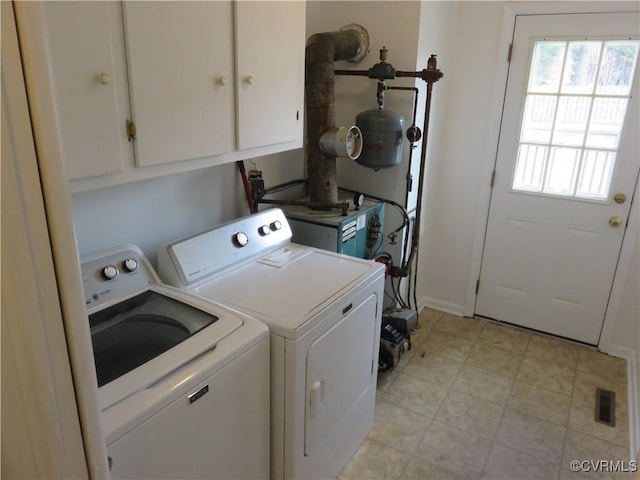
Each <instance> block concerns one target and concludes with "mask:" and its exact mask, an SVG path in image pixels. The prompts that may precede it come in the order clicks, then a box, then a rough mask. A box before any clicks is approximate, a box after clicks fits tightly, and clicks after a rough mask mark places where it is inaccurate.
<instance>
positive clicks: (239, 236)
mask: <svg viewBox="0 0 640 480" xmlns="http://www.w3.org/2000/svg"><path fill="white" fill-rule="evenodd" d="M233 241H234V243H235V244H236V246H237V247H240V248H242V247H246V246H247V243H249V237H248V236H247V234H246V233H244V232H238V233H236V234H235V235H234V236H233Z"/></svg>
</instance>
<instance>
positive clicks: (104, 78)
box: [99, 72, 111, 85]
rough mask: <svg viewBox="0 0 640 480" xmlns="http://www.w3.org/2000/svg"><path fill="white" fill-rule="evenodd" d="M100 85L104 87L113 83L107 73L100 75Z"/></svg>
mask: <svg viewBox="0 0 640 480" xmlns="http://www.w3.org/2000/svg"><path fill="white" fill-rule="evenodd" d="M99 78H100V83H101V84H103V85H109V84H110V83H111V76H110V75H109V74H108V73H107V72H102V73H101V74H100V77H99Z"/></svg>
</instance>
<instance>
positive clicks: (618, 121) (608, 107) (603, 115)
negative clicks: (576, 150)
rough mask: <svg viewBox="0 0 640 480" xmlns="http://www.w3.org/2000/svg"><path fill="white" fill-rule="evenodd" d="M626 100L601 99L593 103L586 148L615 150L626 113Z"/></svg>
mask: <svg viewBox="0 0 640 480" xmlns="http://www.w3.org/2000/svg"><path fill="white" fill-rule="evenodd" d="M627 103H629V101H628V100H627V99H626V98H611V97H602V98H596V99H595V100H594V102H593V112H592V113H591V123H590V125H589V133H588V135H587V142H586V145H587V147H596V148H610V149H617V148H618V143H619V141H620V134H621V133H622V126H623V125H624V117H625V113H626V112H627Z"/></svg>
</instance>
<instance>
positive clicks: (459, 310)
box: [418, 297, 464, 317]
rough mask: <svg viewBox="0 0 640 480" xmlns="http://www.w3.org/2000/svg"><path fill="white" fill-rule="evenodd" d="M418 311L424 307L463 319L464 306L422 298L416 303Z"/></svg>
mask: <svg viewBox="0 0 640 480" xmlns="http://www.w3.org/2000/svg"><path fill="white" fill-rule="evenodd" d="M418 306H419V309H420V310H422V309H423V308H425V307H429V308H432V309H434V310H439V311H441V312H445V313H450V314H452V315H457V316H458V317H464V306H463V305H457V304H455V303H449V302H444V301H442V300H438V299H435V298H430V297H422V298H421V299H420V301H419V302H418Z"/></svg>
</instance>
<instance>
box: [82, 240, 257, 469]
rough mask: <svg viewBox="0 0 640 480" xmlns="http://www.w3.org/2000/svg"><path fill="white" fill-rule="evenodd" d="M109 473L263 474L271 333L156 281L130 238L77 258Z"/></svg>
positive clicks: (151, 270) (211, 303)
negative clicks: (96, 379)
mask: <svg viewBox="0 0 640 480" xmlns="http://www.w3.org/2000/svg"><path fill="white" fill-rule="evenodd" d="M82 277H83V282H84V292H85V298H86V304H87V313H88V314H89V322H90V326H91V340H92V343H93V350H94V360H95V366H96V373H97V378H98V387H99V389H98V399H99V403H100V405H99V407H100V411H101V423H102V430H103V434H104V436H105V442H106V447H107V454H108V455H109V468H110V471H111V472H110V473H111V478H128V479H131V478H137V479H144V478H147V479H158V478H229V479H230V478H243V479H244V478H265V477H267V476H268V475H269V421H270V416H269V414H270V410H269V368H268V364H269V351H270V345H269V333H268V330H267V328H266V327H265V325H264V324H262V323H261V322H258V321H257V320H255V319H253V318H250V317H247V316H245V315H242V314H241V313H239V312H237V311H234V310H231V309H229V308H227V307H224V306H222V305H218V304H215V303H214V302H211V301H205V300H203V299H202V298H200V297H196V296H194V295H191V294H189V293H188V292H184V291H181V290H178V289H176V288H174V287H171V286H167V285H163V284H162V283H161V282H160V279H159V278H158V276H157V274H156V273H155V271H154V270H153V268H152V267H151V265H150V264H149V262H148V261H147V259H146V257H145V256H144V255H143V253H142V252H141V251H140V249H138V248H137V247H135V246H133V245H128V246H124V247H118V248H114V249H111V250H108V251H103V252H99V253H97V254H95V255H91V256H87V257H84V258H83V259H82Z"/></svg>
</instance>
